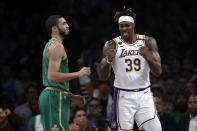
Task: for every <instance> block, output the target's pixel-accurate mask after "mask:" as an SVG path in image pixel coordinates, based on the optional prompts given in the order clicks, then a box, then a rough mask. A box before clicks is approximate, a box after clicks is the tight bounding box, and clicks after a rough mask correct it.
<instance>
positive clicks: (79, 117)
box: [69, 107, 93, 131]
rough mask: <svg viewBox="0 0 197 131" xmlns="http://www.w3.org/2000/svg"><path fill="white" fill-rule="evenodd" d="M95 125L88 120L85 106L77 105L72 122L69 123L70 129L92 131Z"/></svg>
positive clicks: (73, 130) (71, 130)
mask: <svg viewBox="0 0 197 131" xmlns="http://www.w3.org/2000/svg"><path fill="white" fill-rule="evenodd" d="M92 130H93V127H92V125H91V124H90V122H88V119H87V116H86V111H85V109H84V108H81V107H76V108H75V109H74V112H73V118H72V122H71V123H70V124H69V131H92Z"/></svg>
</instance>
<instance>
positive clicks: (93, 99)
mask: <svg viewBox="0 0 197 131" xmlns="http://www.w3.org/2000/svg"><path fill="white" fill-rule="evenodd" d="M92 101H97V102H99V104H101V101H100V99H98V98H96V97H92V98H91V99H90V100H89V101H88V104H90V102H92Z"/></svg>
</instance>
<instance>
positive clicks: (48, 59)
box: [39, 15, 90, 131]
mask: <svg viewBox="0 0 197 131" xmlns="http://www.w3.org/2000/svg"><path fill="white" fill-rule="evenodd" d="M46 28H47V30H48V31H49V33H51V39H50V40H49V42H48V43H47V44H46V45H45V48H44V51H43V60H42V66H43V67H42V70H43V71H42V74H43V85H44V86H45V87H46V88H45V89H44V90H43V91H42V93H41V94H40V97H39V107H40V112H41V119H42V124H43V129H44V131H67V130H68V122H69V114H70V100H72V102H75V103H76V104H77V105H78V106H83V105H84V104H85V99H84V97H82V96H79V95H73V94H72V93H70V92H69V82H68V81H69V80H71V79H74V78H78V77H82V76H86V75H90V68H89V67H83V68H82V69H81V70H80V71H78V72H73V73H69V69H68V58H67V55H66V52H65V50H64V46H63V44H62V41H63V40H64V37H65V36H66V35H68V34H69V26H68V24H67V21H66V20H65V19H64V17H62V16H61V15H52V16H50V17H49V18H48V19H47V20H46Z"/></svg>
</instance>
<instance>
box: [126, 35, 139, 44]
mask: <svg viewBox="0 0 197 131" xmlns="http://www.w3.org/2000/svg"><path fill="white" fill-rule="evenodd" d="M136 40H137V37H136V34H135V33H133V34H132V35H131V36H130V37H129V38H128V39H124V41H125V42H127V43H130V44H132V43H135V42H136Z"/></svg>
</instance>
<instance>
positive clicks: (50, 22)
mask: <svg viewBox="0 0 197 131" xmlns="http://www.w3.org/2000/svg"><path fill="white" fill-rule="evenodd" d="M62 17H63V16H62V15H51V16H49V17H48V19H47V20H46V22H45V26H46V29H47V31H48V32H49V33H51V31H52V30H51V28H52V27H53V26H57V25H58V20H59V19H60V18H62Z"/></svg>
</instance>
